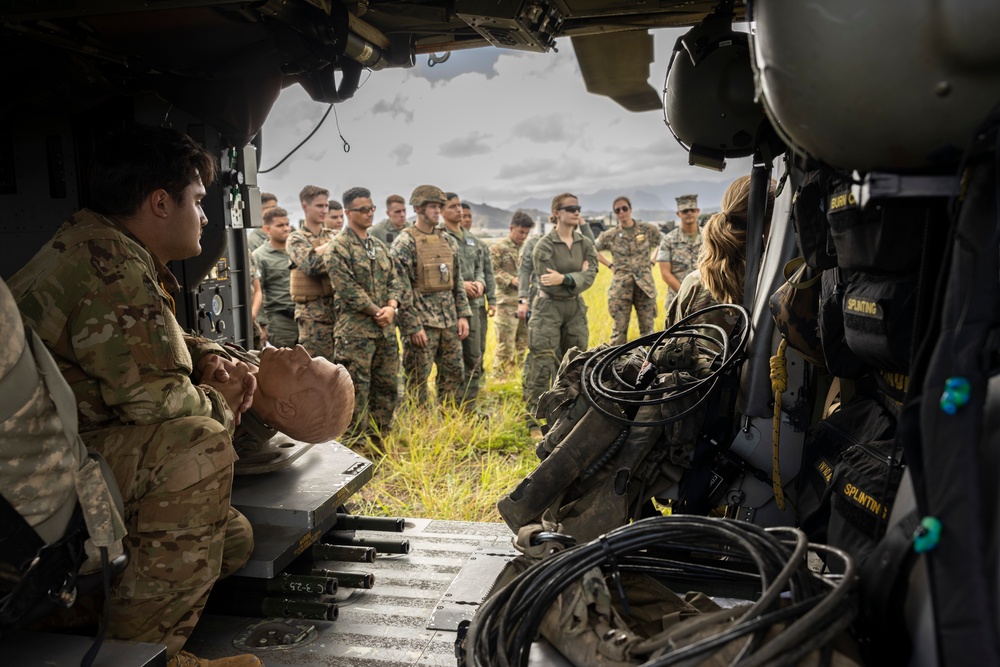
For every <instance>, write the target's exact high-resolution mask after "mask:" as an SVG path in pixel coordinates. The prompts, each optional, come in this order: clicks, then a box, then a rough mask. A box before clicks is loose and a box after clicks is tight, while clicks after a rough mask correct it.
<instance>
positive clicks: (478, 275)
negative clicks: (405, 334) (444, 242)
mask: <svg viewBox="0 0 1000 667" xmlns="http://www.w3.org/2000/svg"><path fill="white" fill-rule="evenodd" d="M438 229H440V230H442V231H443V232H445V234H447V235H449V236H451V238H453V239H454V240H455V244H456V245H457V246H458V258H459V266H460V267H461V271H462V273H461V276H462V280H467V281H472V282H477V283H479V284H481V285H485V284H486V272H485V267H484V266H483V264H484V262H483V255H482V253H481V252H480V251H479V246H478V244H477V241H478V239H476V237H475V236H473V235H472V233H471V232H467V231H465V230H464V229H463V228H462V227H461V226H460V227H459V228H458V231H457V232H453V231H451V230H450V229H448V227H447V226H446V225H444V224H443V223H442V224H441V225H438ZM463 289H464V288H463ZM466 298H468V295H466ZM484 302H485V299H484V298H483V297H481V296H477V297H476V298H474V299H469V308H470V309H471V311H472V314H471V316H470V317H469V335H468V336H466V338H465V340H463V341H462V367H463V369H464V372H463V374H462V400H463V401H474V400H476V397H477V396H479V377H480V376H481V375H482V366H483V356H482V341H483V340H484V336H485V334H486V331H485V329H483V322H482V321H481V320H480V317H479V311H480V309H484V310H485V307H484V306H483V304H484Z"/></svg>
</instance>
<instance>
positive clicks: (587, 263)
mask: <svg viewBox="0 0 1000 667" xmlns="http://www.w3.org/2000/svg"><path fill="white" fill-rule="evenodd" d="M589 268H590V261H588V260H586V259H585V260H583V266H581V267H580V270H581V271H586V270H587V269H589Z"/></svg>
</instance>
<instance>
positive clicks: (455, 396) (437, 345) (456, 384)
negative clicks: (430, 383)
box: [403, 327, 465, 405]
mask: <svg viewBox="0 0 1000 667" xmlns="http://www.w3.org/2000/svg"><path fill="white" fill-rule="evenodd" d="M424 333H426V334H427V346H426V347H417V346H416V345H414V344H413V343H411V342H410V337H409V336H404V337H403V370H404V371H406V391H407V393H408V394H410V395H412V396H413V397H414V399H415V400H416V401H417V403H419V404H421V405H422V404H424V403H426V402H427V379H428V378H429V377H430V375H431V367H432V366H434V364H437V379H436V380H435V384H436V385H437V397H438V402H439V403H448V402H454V403H457V402H458V401H459V399H460V398H461V395H460V393H459V392H461V390H462V379H463V377H464V375H465V367H464V365H463V364H462V342H461V341H460V340H458V330H457V329H451V328H449V329H436V328H433V327H424Z"/></svg>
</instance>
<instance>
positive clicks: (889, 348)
mask: <svg viewBox="0 0 1000 667" xmlns="http://www.w3.org/2000/svg"><path fill="white" fill-rule="evenodd" d="M916 293H917V284H916V279H915V278H913V277H910V276H901V277H896V276H885V275H875V274H870V273H861V272H855V273H853V274H851V277H850V279H849V280H848V282H847V288H846V290H845V292H844V300H843V308H844V340H845V342H846V343H847V346H848V347H850V348H851V351H852V352H853V353H854V354H855V355H857V356H858V357H859V358H860V359H862V360H864V361H865V362H866V363H868V364H869V365H871V366H874V367H875V368H878V369H880V370H885V371H890V372H893V373H907V372H909V368H910V348H911V343H912V340H913V322H914V310H915V308H916V303H915V302H916Z"/></svg>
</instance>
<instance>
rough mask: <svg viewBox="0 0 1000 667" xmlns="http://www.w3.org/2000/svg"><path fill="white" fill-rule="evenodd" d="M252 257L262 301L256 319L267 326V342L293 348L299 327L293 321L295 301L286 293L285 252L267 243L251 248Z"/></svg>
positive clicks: (287, 282) (286, 264)
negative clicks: (252, 249) (252, 250)
mask: <svg viewBox="0 0 1000 667" xmlns="http://www.w3.org/2000/svg"><path fill="white" fill-rule="evenodd" d="M251 257H253V260H254V262H255V264H256V266H257V273H258V277H259V278H260V289H261V292H262V293H263V296H264V300H263V302H262V304H261V307H260V313H258V315H257V321H258V322H260V323H261V324H262V325H263V326H265V327H267V341H268V342H269V343H271V345H274V346H275V347H295V344H296V343H297V342H298V341H299V328H298V326H297V325H296V324H295V302H294V301H292V295H291V293H290V292H289V284H290V282H291V281H290V279H289V268H288V253H287V252H285V251H284V250H281V249H280V248H275V247H274V246H272V245H271V244H270V243H267V244H266V245H262V246H260V247H259V248H257V249H256V250H254V252H253V255H251Z"/></svg>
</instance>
